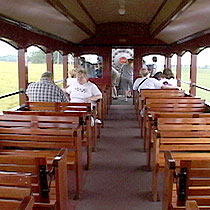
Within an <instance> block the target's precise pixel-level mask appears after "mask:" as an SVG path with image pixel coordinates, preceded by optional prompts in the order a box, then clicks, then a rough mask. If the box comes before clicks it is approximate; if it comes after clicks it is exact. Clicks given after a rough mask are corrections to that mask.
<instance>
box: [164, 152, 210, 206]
mask: <svg viewBox="0 0 210 210" xmlns="http://www.w3.org/2000/svg"><path fill="white" fill-rule="evenodd" d="M209 182H210V159H209V158H206V157H203V159H197V158H196V157H191V159H189V160H186V159H184V158H183V159H181V160H180V165H179V166H177V165H176V158H174V157H173V156H172V154H171V153H170V152H168V151H166V152H165V171H164V188H163V203H162V210H178V209H189V208H190V207H191V208H192V207H193V208H192V209H194V208H195V209H198V207H197V205H195V201H196V203H197V204H198V206H199V208H200V209H206V210H207V209H210V199H209V197H210V190H209V189H210V186H209ZM187 200H193V202H194V204H193V202H191V204H190V203H189V201H188V202H186V201H187ZM185 205H186V207H185Z"/></svg>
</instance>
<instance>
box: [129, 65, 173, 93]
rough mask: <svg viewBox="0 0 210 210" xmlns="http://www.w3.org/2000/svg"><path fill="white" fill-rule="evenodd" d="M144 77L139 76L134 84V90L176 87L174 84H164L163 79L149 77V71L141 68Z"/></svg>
mask: <svg viewBox="0 0 210 210" xmlns="http://www.w3.org/2000/svg"><path fill="white" fill-rule="evenodd" d="M141 75H142V76H143V77H142V78H137V79H136V81H135V82H134V85H133V90H138V91H140V90H142V89H161V88H166V89H169V88H176V87H174V86H168V85H163V84H162V82H161V81H158V80H157V79H155V78H150V77H149V71H148V69H146V68H142V69H141Z"/></svg>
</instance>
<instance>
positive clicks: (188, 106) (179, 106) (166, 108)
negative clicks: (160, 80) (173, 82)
mask: <svg viewBox="0 0 210 210" xmlns="http://www.w3.org/2000/svg"><path fill="white" fill-rule="evenodd" d="M155 100H156V99H155ZM145 108H146V110H147V112H204V111H206V110H207V106H206V105H205V101H204V100H201V99H194V98H189V99H173V98H170V99H167V100H162V99H159V101H158V102H156V101H154V100H153V99H147V100H146V107H145Z"/></svg>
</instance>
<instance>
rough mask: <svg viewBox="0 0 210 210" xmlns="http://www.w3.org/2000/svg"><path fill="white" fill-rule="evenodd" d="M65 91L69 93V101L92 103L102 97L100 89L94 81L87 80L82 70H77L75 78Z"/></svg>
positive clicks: (85, 73)
mask: <svg viewBox="0 0 210 210" xmlns="http://www.w3.org/2000/svg"><path fill="white" fill-rule="evenodd" d="M66 92H67V93H68V94H70V102H77V103H91V104H92V105H94V104H95V101H97V100H98V99H101V98H102V93H101V91H100V90H99V89H98V87H97V86H96V85H95V84H94V83H92V82H90V81H88V76H87V72H86V71H84V70H79V71H78V72H77V80H75V82H72V83H71V84H70V86H69V87H68V88H67V89H66Z"/></svg>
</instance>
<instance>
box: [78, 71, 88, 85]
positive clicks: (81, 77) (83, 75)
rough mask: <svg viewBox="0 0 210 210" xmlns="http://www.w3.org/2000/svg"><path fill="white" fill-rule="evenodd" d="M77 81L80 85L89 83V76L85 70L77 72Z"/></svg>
mask: <svg viewBox="0 0 210 210" xmlns="http://www.w3.org/2000/svg"><path fill="white" fill-rule="evenodd" d="M77 81H78V82H79V84H80V85H84V84H85V83H87V81H88V75H87V72H86V71H85V70H82V69H80V70H79V71H78V72H77Z"/></svg>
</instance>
